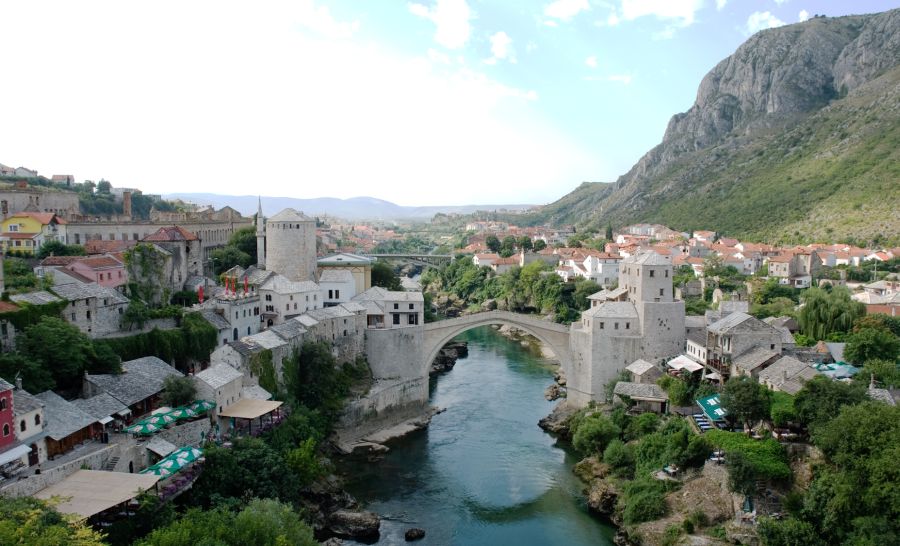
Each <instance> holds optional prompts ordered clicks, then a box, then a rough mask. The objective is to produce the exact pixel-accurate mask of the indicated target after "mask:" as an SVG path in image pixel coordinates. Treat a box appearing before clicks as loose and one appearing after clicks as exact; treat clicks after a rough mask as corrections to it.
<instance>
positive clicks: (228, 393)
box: [194, 363, 244, 418]
mask: <svg viewBox="0 0 900 546" xmlns="http://www.w3.org/2000/svg"><path fill="white" fill-rule="evenodd" d="M194 385H195V386H196V387H197V398H198V399H200V400H214V401H215V402H216V407H215V408H213V410H212V416H213V418H215V417H216V416H217V415H218V414H219V412H220V411H222V410H223V409H224V408H225V407H227V406H228V405H230V404H234V403H235V402H237V401H238V400H239V399H240V398H241V389H242V388H243V386H244V374H242V373H241V372H239V371H238V370H236V369H234V368H232V367H231V366H229V365H228V364H225V363H219V364H215V365H213V366H210V367H209V368H207V369H205V370H203V371H202V372H200V373H198V374H196V375H195V376H194Z"/></svg>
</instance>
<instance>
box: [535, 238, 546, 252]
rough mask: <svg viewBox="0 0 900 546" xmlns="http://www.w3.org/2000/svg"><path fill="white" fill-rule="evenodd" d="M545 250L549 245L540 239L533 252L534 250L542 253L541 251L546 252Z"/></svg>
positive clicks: (536, 242)
mask: <svg viewBox="0 0 900 546" xmlns="http://www.w3.org/2000/svg"><path fill="white" fill-rule="evenodd" d="M545 248H547V243H546V242H545V241H544V240H543V239H538V240H537V241H535V242H534V246H533V247H532V250H534V251H535V252H540V251H542V250H544V249H545Z"/></svg>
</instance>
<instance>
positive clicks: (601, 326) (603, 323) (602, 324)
mask: <svg viewBox="0 0 900 546" xmlns="http://www.w3.org/2000/svg"><path fill="white" fill-rule="evenodd" d="M605 324H606V323H605V322H601V323H600V329H601V330H602V329H603V326H604V325H605Z"/></svg>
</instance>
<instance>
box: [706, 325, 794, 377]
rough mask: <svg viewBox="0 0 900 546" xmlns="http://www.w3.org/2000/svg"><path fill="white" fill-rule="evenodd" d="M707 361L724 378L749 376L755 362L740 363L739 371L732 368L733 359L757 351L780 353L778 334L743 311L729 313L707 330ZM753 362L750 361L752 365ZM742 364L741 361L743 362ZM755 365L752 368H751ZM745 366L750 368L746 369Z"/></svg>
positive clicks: (779, 335)
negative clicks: (739, 375)
mask: <svg viewBox="0 0 900 546" xmlns="http://www.w3.org/2000/svg"><path fill="white" fill-rule="evenodd" d="M706 332H707V336H706V362H705V363H704V364H707V365H708V367H710V368H712V369H713V370H714V371H717V372H719V373H721V374H723V375H724V376H729V375H732V373H739V374H741V375H752V374H751V373H749V372H750V371H751V370H752V369H755V366H759V365H761V364H755V362H756V360H755V359H750V360H748V361H746V362H745V363H742V366H743V367H742V368H741V370H736V369H734V370H733V369H732V367H733V364H734V360H735V359H736V358H737V357H739V356H740V355H743V354H744V353H747V352H749V351H752V350H754V349H756V348H761V349H763V350H765V351H768V352H769V353H775V354H779V355H780V354H781V350H782V346H781V332H780V331H778V330H777V329H776V328H775V327H773V326H770V325H768V324H766V323H765V322H763V321H761V320H759V319H757V318H756V317H753V316H751V315H748V314H747V313H743V312H740V311H739V312H736V313H731V314H729V315H728V316H726V317H725V318H723V319H720V320H718V321H716V322H714V323H712V324H710V325H709V326H708V327H707V328H706ZM751 361H752V362H751ZM742 362H744V361H742ZM754 364H755V366H754ZM748 366H753V367H752V368H751V369H747V367H748Z"/></svg>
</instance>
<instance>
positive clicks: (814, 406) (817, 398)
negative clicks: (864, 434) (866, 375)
mask: <svg viewBox="0 0 900 546" xmlns="http://www.w3.org/2000/svg"><path fill="white" fill-rule="evenodd" d="M865 399H866V393H865V387H864V386H863V385H862V384H860V383H843V382H840V381H833V380H831V379H829V378H827V377H824V376H821V375H820V376H816V377H814V378H812V379H811V380H809V381H807V382H806V383H805V384H804V385H803V388H802V389H800V392H798V393H797V395H796V396H795V397H794V411H795V412H796V414H797V418H798V419H799V420H800V422H801V423H803V424H805V425H806V426H808V427H809V428H810V429H812V430H815V429H816V428H817V427H819V426H821V425H823V424H825V423H827V422H828V421H830V420H831V419H833V418H834V417H835V416H837V414H838V412H839V411H840V410H841V407H842V406H846V405H853V404H858V403H860V402H862V401H863V400H865Z"/></svg>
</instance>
